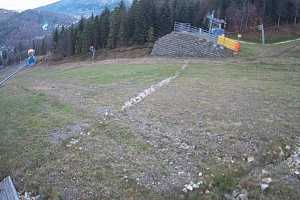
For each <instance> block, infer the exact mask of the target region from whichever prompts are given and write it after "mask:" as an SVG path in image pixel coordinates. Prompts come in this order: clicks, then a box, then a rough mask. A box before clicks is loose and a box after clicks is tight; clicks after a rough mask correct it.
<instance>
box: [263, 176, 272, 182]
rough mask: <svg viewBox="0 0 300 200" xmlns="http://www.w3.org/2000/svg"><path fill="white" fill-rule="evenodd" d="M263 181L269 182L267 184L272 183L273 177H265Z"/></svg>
mask: <svg viewBox="0 0 300 200" xmlns="http://www.w3.org/2000/svg"><path fill="white" fill-rule="evenodd" d="M261 181H262V182H263V183H267V184H270V183H272V178H270V177H269V178H263V179H262V180H261Z"/></svg>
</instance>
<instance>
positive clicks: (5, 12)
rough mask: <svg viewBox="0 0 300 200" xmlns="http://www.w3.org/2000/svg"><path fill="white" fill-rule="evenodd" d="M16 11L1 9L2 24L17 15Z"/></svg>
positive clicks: (0, 18)
mask: <svg viewBox="0 0 300 200" xmlns="http://www.w3.org/2000/svg"><path fill="white" fill-rule="evenodd" d="M17 14H18V13H17V12H16V11H12V10H5V9H0V22H1V21H5V20H7V19H9V18H10V17H12V16H14V15H17Z"/></svg>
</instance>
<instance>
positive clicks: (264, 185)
mask: <svg viewBox="0 0 300 200" xmlns="http://www.w3.org/2000/svg"><path fill="white" fill-rule="evenodd" d="M270 183H272V178H270V177H268V178H263V179H262V180H261V183H260V188H261V190H262V191H265V190H266V189H268V188H269V187H270Z"/></svg>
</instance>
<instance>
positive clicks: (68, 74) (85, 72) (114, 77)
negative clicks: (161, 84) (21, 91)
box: [30, 64, 180, 85]
mask: <svg viewBox="0 0 300 200" xmlns="http://www.w3.org/2000/svg"><path fill="white" fill-rule="evenodd" d="M179 67H180V66H179V65H176V64H175V65H173V64H172V65H171V64H169V65H168V64H167V65H121V64H118V65H95V66H88V67H84V66H83V67H80V68H71V69H64V68H53V69H44V68H36V69H34V70H33V71H32V72H30V76H33V77H39V78H46V79H58V80H68V81H71V82H80V83H83V84H100V85H106V84H113V83H128V82H133V83H145V84H147V83H151V82H155V81H158V80H161V79H163V78H165V77H169V76H171V75H173V74H174V73H175V72H176V71H177V70H178V69H179Z"/></svg>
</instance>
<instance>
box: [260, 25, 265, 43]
mask: <svg viewBox="0 0 300 200" xmlns="http://www.w3.org/2000/svg"><path fill="white" fill-rule="evenodd" d="M261 40H262V44H263V45H265V43H266V41H265V28H264V25H261Z"/></svg>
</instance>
